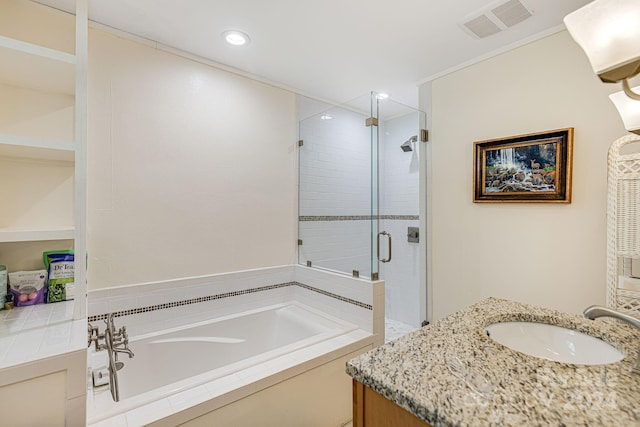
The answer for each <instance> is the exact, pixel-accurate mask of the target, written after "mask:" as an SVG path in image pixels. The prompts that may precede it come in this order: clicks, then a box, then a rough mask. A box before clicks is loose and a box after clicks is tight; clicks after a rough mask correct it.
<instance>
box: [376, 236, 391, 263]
mask: <svg viewBox="0 0 640 427" xmlns="http://www.w3.org/2000/svg"><path fill="white" fill-rule="evenodd" d="M380 236H387V237H388V238H389V256H388V257H387V258H386V259H380ZM378 261H380V262H389V261H391V233H389V232H386V231H381V232H379V233H378Z"/></svg>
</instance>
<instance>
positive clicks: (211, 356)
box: [88, 301, 372, 427]
mask: <svg viewBox="0 0 640 427" xmlns="http://www.w3.org/2000/svg"><path fill="white" fill-rule="evenodd" d="M125 318H126V317H125ZM124 321H125V320H124V319H120V318H116V325H117V326H120V325H121V324H123V322H124ZM128 329H129V336H130V344H129V347H130V348H131V349H132V350H133V352H134V353H135V357H134V358H132V359H129V358H127V357H126V356H124V357H123V355H120V360H122V361H123V362H124V368H123V369H121V370H120V371H118V380H119V391H120V401H119V402H118V403H115V402H113V401H112V400H111V395H110V393H109V389H108V386H106V387H104V386H103V387H96V388H93V389H92V390H89V402H88V423H89V425H95V426H101V427H102V426H105V427H106V426H111V425H114V426H115V425H127V426H133V425H146V424H149V423H151V422H155V423H156V424H157V425H163V420H164V423H165V424H164V425H172V424H176V423H178V422H180V423H182V422H184V421H185V420H189V419H192V418H196V417H197V416H199V415H200V414H205V413H208V412H210V411H215V410H216V409H217V408H219V407H221V406H224V405H228V404H229V403H230V402H232V401H234V400H237V399H236V398H242V397H244V396H249V395H251V394H254V393H256V391H259V390H260V389H266V388H268V387H270V386H272V385H276V384H278V383H281V382H283V381H284V380H287V379H289V378H291V377H293V376H294V375H299V374H301V373H302V372H306V371H308V370H310V369H313V368H318V369H320V368H321V367H322V366H323V365H325V364H327V363H329V362H332V363H337V365H336V366H337V367H338V369H339V370H340V371H342V372H343V371H344V360H346V359H345V356H346V355H348V357H353V355H354V354H356V353H358V354H359V353H360V352H363V351H365V350H368V349H369V348H371V347H372V346H371V341H372V339H371V334H370V333H369V332H366V331H363V330H361V329H359V328H358V326H357V325H355V324H353V323H349V322H347V321H345V320H341V319H339V318H337V317H334V316H331V315H329V314H327V313H325V312H322V311H320V310H318V309H316V308H313V307H310V306H308V305H305V304H302V303H300V302H298V301H287V302H283V303H279V304H272V305H269V306H266V307H260V308H256V309H251V310H246V311H243V312H241V313H234V314H230V315H226V316H223V317H220V318H216V319H211V320H204V321H200V322H196V323H192V324H188V325H180V326H176V327H171V328H167V329H164V330H160V331H154V332H151V333H144V334H139V335H136V331H135V327H131V328H130V327H128ZM354 351H355V352H356V353H354ZM89 353H90V354H89V366H90V370H93V369H99V368H101V367H103V366H106V365H107V363H106V360H107V356H106V353H105V352H104V351H101V352H94V351H92V350H90V351H89ZM341 358H342V359H341ZM314 361H315V362H314ZM301 366H302V367H303V368H304V369H301ZM325 369H327V368H325ZM335 370H336V369H333V371H335ZM312 381H317V380H312ZM340 381H341V382H342V380H340ZM279 386H280V385H279ZM329 387H332V386H331V385H329ZM243 390H244V391H243ZM278 393H282V392H278ZM297 393H299V391H296V392H295V393H294V394H297ZM181 396H182V397H181ZM348 404H350V402H348ZM194 406H195V407H197V411H196V412H194V411H193V410H192V411H191V413H189V411H186V410H187V409H190V408H191V409H192V408H193V407H194ZM261 411H264V409H263V410H261ZM176 413H177V414H178V415H176ZM216 422H217V423H218V421H216ZM283 425H284V424H283ZM336 425H338V424H336Z"/></svg>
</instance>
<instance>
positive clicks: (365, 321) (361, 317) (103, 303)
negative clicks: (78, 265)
mask: <svg viewBox="0 0 640 427" xmlns="http://www.w3.org/2000/svg"><path fill="white" fill-rule="evenodd" d="M293 281H297V282H299V283H303V284H305V285H308V286H311V287H314V288H317V289H319V290H323V291H325V292H328V293H331V294H335V295H338V296H340V297H343V298H348V299H351V300H354V301H358V302H360V303H363V304H369V305H373V304H374V303H376V301H378V304H380V302H379V301H380V300H376V299H375V298H374V293H375V291H376V290H377V292H378V294H379V293H380V292H381V291H380V289H381V288H382V287H383V286H384V285H383V283H381V282H371V281H369V280H362V279H353V278H351V277H347V276H344V275H342V274H335V273H330V272H325V271H321V270H317V269H313V268H307V267H302V266H296V265H291V266H283V267H274V268H267V269H260V270H251V271H242V272H237V273H225V274H220V275H214V276H207V277H198V278H190V279H183V280H171V281H168V282H163V283H146V284H141V285H137V286H126V287H119V288H109V289H105V290H100V291H90V292H89V316H95V315H101V314H105V313H108V312H114V311H121V310H127V309H134V308H142V307H147V306H149V305H151V304H150V303H149V299H148V298H147V296H148V295H150V294H152V295H153V298H152V300H153V301H163V302H164V303H169V302H177V301H181V300H185V299H189V298H195V297H198V296H210V295H216V294H220V293H226V292H237V291H242V290H246V289H251V288H257V287H261V286H268V285H276V284H281V283H288V282H293ZM162 293H164V294H165V298H164V299H161V296H162ZM291 299H296V300H299V301H300V302H302V303H305V304H308V305H310V306H313V307H316V308H318V309H320V310H322V311H325V312H326V313H328V314H331V315H334V316H336V317H339V318H342V319H344V320H346V321H349V322H351V323H354V324H357V325H358V326H359V327H360V328H361V329H363V330H366V331H369V332H373V331H374V329H373V321H374V320H373V319H374V317H375V314H376V311H375V310H374V311H372V310H370V309H367V308H363V307H359V306H357V305H354V304H352V303H349V302H345V301H341V300H339V299H336V298H334V297H331V296H328V295H325V294H322V293H319V292H316V291H313V290H309V289H304V288H301V287H299V286H286V287H282V288H277V289H271V290H268V291H262V292H255V293H248V294H242V295H236V296H233V297H230V298H222V299H217V300H211V301H206V302H200V303H196V304H188V305H183V306H178V307H171V308H165V309H161V310H156V311H149V312H144V313H138V314H135V315H129V316H124V317H119V318H116V320H115V322H116V325H117V326H122V325H124V324H126V326H127V330H128V331H129V335H130V336H132V337H133V336H138V335H142V334H146V333H150V332H153V331H157V330H162V329H166V328H169V327H176V326H181V325H186V324H190V323H195V322H199V321H203V320H207V319H210V318H212V316H213V317H219V316H225V315H228V314H232V313H237V312H242V311H246V310H251V309H255V308H258V307H264V306H266V305H273V304H278V303H282V302H285V301H289V300H291ZM136 304H137V305H136ZM105 307H106V308H107V309H108V310H107V311H97V310H103V309H104V308H105ZM380 307H382V305H381V304H380V305H377V306H374V309H376V308H377V309H378V311H377V313H378V315H379V313H380ZM95 324H96V325H99V326H102V321H95Z"/></svg>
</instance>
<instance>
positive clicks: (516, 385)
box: [347, 298, 640, 427]
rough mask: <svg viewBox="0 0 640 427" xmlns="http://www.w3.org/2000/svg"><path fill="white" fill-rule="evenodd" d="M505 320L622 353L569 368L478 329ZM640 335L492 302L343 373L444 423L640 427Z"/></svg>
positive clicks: (614, 324) (604, 322) (611, 323)
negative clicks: (639, 364)
mask: <svg viewBox="0 0 640 427" xmlns="http://www.w3.org/2000/svg"><path fill="white" fill-rule="evenodd" d="M505 321H525V322H539V323H540V322H542V323H549V324H553V325H558V326H563V327H566V328H570V329H576V330H577V331H579V332H583V333H586V334H588V335H591V336H594V337H597V338H600V339H602V340H603V341H605V342H607V343H609V344H611V345H613V346H614V347H616V348H617V349H618V350H622V351H623V352H624V353H625V357H624V359H623V360H622V361H620V362H617V363H613V364H609V365H591V366H587V365H574V364H566V363H558V362H553V361H549V360H545V359H540V358H536V357H532V356H528V355H526V354H523V353H520V352H517V351H514V350H511V349H509V348H507V347H504V346H502V345H501V344H498V343H497V342H495V341H493V340H492V339H491V338H489V337H487V335H486V334H485V333H484V330H483V328H484V327H485V326H487V325H490V324H492V323H497V322H505ZM639 344H640V331H638V330H636V329H635V328H633V327H632V326H630V325H627V324H623V323H620V322H618V321H615V320H613V319H608V318H606V319H605V318H601V319H597V320H595V321H593V320H588V319H585V318H584V317H582V316H581V315H577V314H568V313H562V312H559V311H555V310H549V309H544V308H540V307H535V306H531V305H527V304H522V303H517V302H513V301H507V300H502V299H496V298H489V299H486V300H484V301H481V302H479V303H477V304H474V305H472V306H469V307H467V308H465V309H464V310H461V311H459V312H457V313H454V314H452V315H450V316H448V317H446V318H444V319H442V320H440V321H438V322H436V323H434V324H433V325H429V326H426V327H424V328H422V329H419V330H417V331H415V332H412V333H410V334H408V335H405V336H404V337H402V338H400V339H398V340H396V341H393V342H391V343H388V344H386V345H384V346H382V347H378V348H376V349H373V350H371V351H369V352H367V353H365V354H363V355H361V356H359V357H357V358H355V359H352V360H350V361H349V362H348V363H347V373H348V374H349V375H350V376H352V377H353V378H354V379H356V380H358V381H360V382H361V383H363V384H364V385H366V386H368V387H370V388H372V389H373V390H375V391H376V392H378V393H380V394H381V395H383V396H385V397H386V398H388V399H389V400H391V401H393V402H394V403H396V404H397V405H399V406H401V407H403V408H404V409H406V410H408V411H409V412H411V413H412V414H414V415H416V416H417V417H418V418H420V419H422V420H424V421H426V422H428V423H429V424H432V425H433V426H435V427H440V426H507V425H508V426H525V425H531V426H535V425H544V426H548V425H563V426H573V425H581V426H585V425H594V426H595V425H612V426H613V425H615V426H633V425H638V426H640V405H639V404H638V402H640V375H638V374H632V373H631V367H632V365H633V363H634V362H635V359H636V356H637V354H638V346H639Z"/></svg>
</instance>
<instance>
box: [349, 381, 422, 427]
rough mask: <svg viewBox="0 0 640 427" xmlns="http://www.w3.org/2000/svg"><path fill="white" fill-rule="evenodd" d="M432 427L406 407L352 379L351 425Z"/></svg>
mask: <svg viewBox="0 0 640 427" xmlns="http://www.w3.org/2000/svg"><path fill="white" fill-rule="evenodd" d="M389 426H402V427H433V426H431V424H429V423H427V422H425V421H423V420H421V419H420V418H418V417H416V416H415V415H413V414H412V413H410V412H408V411H407V410H406V409H404V408H401V407H400V406H398V405H396V404H395V403H393V402H392V401H390V400H389V399H387V398H385V397H384V396H382V395H380V394H378V393H377V392H375V391H374V390H372V389H370V388H369V387H367V386H365V385H364V384H362V383H361V382H359V381H356V380H353V427H389Z"/></svg>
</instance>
